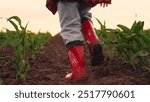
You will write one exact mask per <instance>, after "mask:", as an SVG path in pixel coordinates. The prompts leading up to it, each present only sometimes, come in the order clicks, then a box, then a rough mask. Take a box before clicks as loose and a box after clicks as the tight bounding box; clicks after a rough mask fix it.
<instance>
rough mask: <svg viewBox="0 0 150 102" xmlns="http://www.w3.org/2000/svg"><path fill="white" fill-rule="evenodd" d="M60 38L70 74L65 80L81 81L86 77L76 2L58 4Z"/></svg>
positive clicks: (60, 2)
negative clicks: (64, 46) (68, 63)
mask: <svg viewBox="0 0 150 102" xmlns="http://www.w3.org/2000/svg"><path fill="white" fill-rule="evenodd" d="M57 8H58V13H59V19H60V26H61V36H62V38H63V40H64V42H65V44H66V46H67V47H68V56H69V61H70V65H71V68H72V72H71V73H68V74H67V75H66V77H65V78H66V79H71V80H74V79H83V78H84V77H85V76H86V71H85V65H84V46H83V35H82V33H81V19H80V14H79V11H78V3H77V2H65V1H63V2H62V1H59V2H58V6H57Z"/></svg>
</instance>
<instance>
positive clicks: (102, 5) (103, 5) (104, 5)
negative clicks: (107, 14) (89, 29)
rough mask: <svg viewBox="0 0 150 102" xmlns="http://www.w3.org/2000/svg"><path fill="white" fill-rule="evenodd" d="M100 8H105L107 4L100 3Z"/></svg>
mask: <svg viewBox="0 0 150 102" xmlns="http://www.w3.org/2000/svg"><path fill="white" fill-rule="evenodd" d="M100 6H101V7H107V6H108V4H107V3H101V4H100Z"/></svg>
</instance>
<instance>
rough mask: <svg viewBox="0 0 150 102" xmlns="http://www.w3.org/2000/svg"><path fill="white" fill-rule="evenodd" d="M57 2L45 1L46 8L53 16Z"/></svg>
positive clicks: (52, 0) (54, 0)
mask: <svg viewBox="0 0 150 102" xmlns="http://www.w3.org/2000/svg"><path fill="white" fill-rule="evenodd" d="M57 3H58V1H57V0H46V7H47V8H48V10H50V11H51V12H52V13H53V14H55V13H56V12H57Z"/></svg>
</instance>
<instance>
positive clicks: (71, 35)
mask: <svg viewBox="0 0 150 102" xmlns="http://www.w3.org/2000/svg"><path fill="white" fill-rule="evenodd" d="M57 7H58V13H59V19H60V26H61V36H62V38H63V40H64V43H65V44H66V45H67V44H68V43H70V42H72V41H81V42H83V35H82V33H81V19H80V14H79V11H78V2H65V1H63V2H62V1H59V3H58V6H57Z"/></svg>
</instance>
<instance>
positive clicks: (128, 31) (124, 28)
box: [117, 24, 130, 33]
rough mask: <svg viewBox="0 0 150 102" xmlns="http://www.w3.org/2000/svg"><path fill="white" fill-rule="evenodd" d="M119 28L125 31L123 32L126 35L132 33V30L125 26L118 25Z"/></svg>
mask: <svg viewBox="0 0 150 102" xmlns="http://www.w3.org/2000/svg"><path fill="white" fill-rule="evenodd" d="M117 26H118V27H119V28H121V29H122V30H123V32H125V33H130V29H129V28H128V27H126V26H124V25H121V24H118V25H117Z"/></svg>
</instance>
